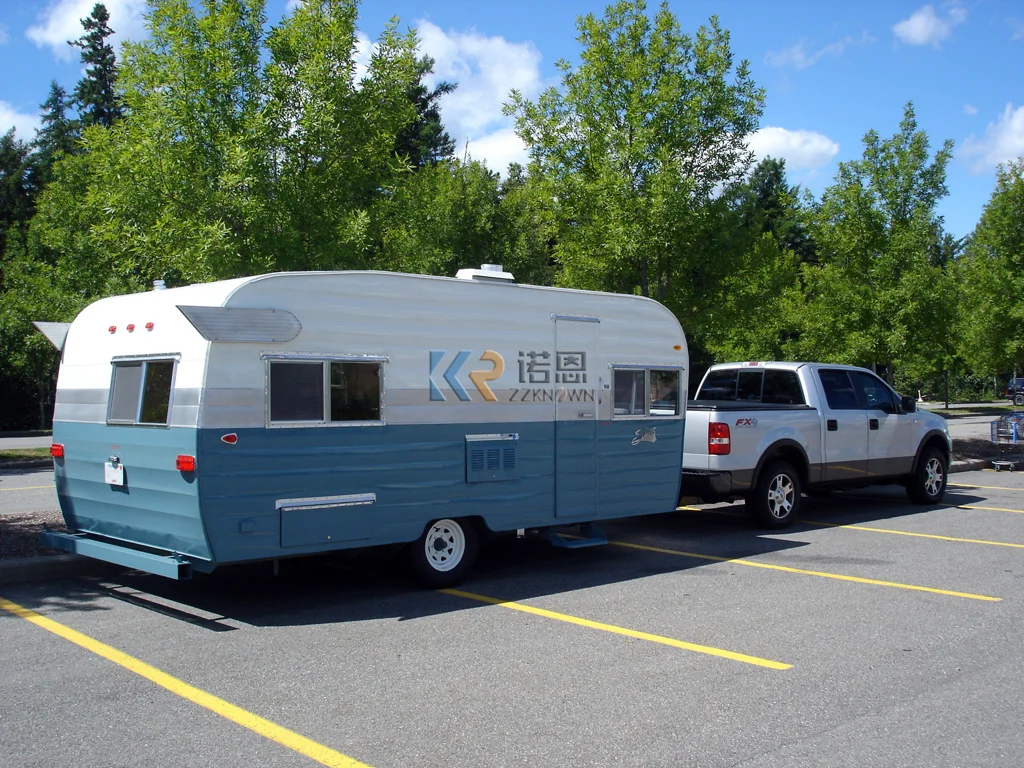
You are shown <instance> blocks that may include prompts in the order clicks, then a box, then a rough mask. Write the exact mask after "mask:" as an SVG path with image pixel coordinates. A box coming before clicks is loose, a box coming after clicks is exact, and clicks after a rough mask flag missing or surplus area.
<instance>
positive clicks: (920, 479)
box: [907, 447, 947, 504]
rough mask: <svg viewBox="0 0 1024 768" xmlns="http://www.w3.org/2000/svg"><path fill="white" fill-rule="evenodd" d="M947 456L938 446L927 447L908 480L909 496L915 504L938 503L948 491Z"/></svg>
mask: <svg viewBox="0 0 1024 768" xmlns="http://www.w3.org/2000/svg"><path fill="white" fill-rule="evenodd" d="M946 473H947V468H946V457H945V456H943V455H942V452H941V451H939V450H938V449H937V448H933V447H932V448H925V449H924V453H922V454H921V460H920V461H919V462H918V463H917V469H915V470H914V474H912V475H911V476H910V477H909V478H908V480H907V496H909V497H910V500H911V501H912V502H914V503H915V504H938V503H939V502H940V501H942V496H943V494H945V493H946Z"/></svg>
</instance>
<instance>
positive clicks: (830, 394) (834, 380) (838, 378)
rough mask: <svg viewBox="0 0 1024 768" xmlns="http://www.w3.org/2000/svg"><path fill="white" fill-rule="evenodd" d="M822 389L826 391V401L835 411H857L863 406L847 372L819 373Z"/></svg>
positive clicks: (823, 370) (831, 371)
mask: <svg viewBox="0 0 1024 768" xmlns="http://www.w3.org/2000/svg"><path fill="white" fill-rule="evenodd" d="M818 378H819V379H820V380H821V387H822V389H824V390H825V400H826V401H827V402H828V407H829V408H831V409H832V410H833V411H857V410H862V406H861V404H860V402H859V401H858V399H857V391H856V390H855V389H854V388H853V382H852V381H850V376H849V374H848V373H847V372H846V371H841V370H828V369H822V370H819V371H818Z"/></svg>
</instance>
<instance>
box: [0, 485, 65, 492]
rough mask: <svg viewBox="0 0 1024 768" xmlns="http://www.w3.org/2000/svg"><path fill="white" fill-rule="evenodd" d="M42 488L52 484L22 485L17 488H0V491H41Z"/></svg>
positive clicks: (50, 486)
mask: <svg viewBox="0 0 1024 768" xmlns="http://www.w3.org/2000/svg"><path fill="white" fill-rule="evenodd" d="M44 488H53V486H52V485H22V486H19V487H18V488H0V491H41V490H43V489H44Z"/></svg>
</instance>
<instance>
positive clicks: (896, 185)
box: [791, 104, 956, 383]
mask: <svg viewBox="0 0 1024 768" xmlns="http://www.w3.org/2000/svg"><path fill="white" fill-rule="evenodd" d="M952 150H953V143H952V141H951V140H947V141H945V142H944V143H943V145H942V148H941V149H939V150H938V152H936V153H935V156H934V157H933V158H931V160H930V161H929V142H928V136H927V134H926V133H925V132H924V131H920V130H918V128H917V120H916V117H915V115H914V108H913V105H912V104H907V105H906V106H905V108H904V113H903V119H902V121H901V122H900V128H899V131H898V132H897V133H896V134H895V135H894V136H892V137H891V138H888V139H884V140H883V139H881V138H879V135H878V133H877V132H875V131H873V130H872V131H869V132H868V133H867V134H866V135H865V136H864V153H863V156H862V158H861V159H860V160H853V161H850V162H846V163H840V165H839V170H838V172H837V173H836V180H835V183H834V184H833V185H832V186H830V187H829V188H828V189H827V190H826V191H825V193H824V195H823V196H822V200H821V204H820V206H819V207H818V210H817V212H816V215H815V226H814V231H813V235H814V238H815V241H816V243H817V248H818V256H819V259H820V262H821V264H820V266H813V265H806V266H805V267H804V269H803V273H802V274H803V285H804V300H805V304H804V306H803V307H801V308H800V310H799V314H800V317H799V322H798V324H799V326H800V336H799V339H798V340H796V341H795V342H794V343H793V345H792V346H791V354H793V355H794V356H800V357H806V358H811V359H821V360H828V361H836V362H847V363H855V364H859V365H866V366H872V365H873V366H875V367H876V368H877V369H879V370H880V371H883V372H884V374H885V375H886V376H887V378H888V379H889V382H890V383H892V381H893V366H894V365H895V364H897V363H898V364H900V365H901V366H902V367H904V368H905V369H906V370H907V372H908V373H912V375H913V377H914V378H915V379H917V380H920V379H922V378H924V377H927V376H930V375H932V374H934V373H936V372H938V371H942V370H944V369H945V368H946V366H948V365H949V363H950V361H951V357H952V355H953V353H954V350H953V346H954V345H953V343H952V338H951V335H950V324H949V319H950V318H951V317H952V316H953V313H952V311H951V310H952V308H954V307H955V298H956V294H955V290H954V285H953V283H952V281H951V280H950V277H949V275H948V274H947V273H946V272H945V271H944V270H943V268H942V266H941V265H939V264H937V263H936V259H935V254H936V252H937V251H936V249H937V247H938V246H939V245H940V243H941V236H942V235H941V233H942V220H941V218H940V217H938V216H937V215H936V213H935V206H936V204H937V202H938V201H939V200H940V199H941V198H942V197H944V196H945V195H946V194H947V190H946V164H947V163H948V162H949V159H950V157H951V156H952Z"/></svg>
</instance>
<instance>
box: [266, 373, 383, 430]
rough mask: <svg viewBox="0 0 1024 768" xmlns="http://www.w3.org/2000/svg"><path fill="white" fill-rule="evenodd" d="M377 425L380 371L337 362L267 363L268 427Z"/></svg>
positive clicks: (379, 419) (379, 415) (379, 405)
mask: <svg viewBox="0 0 1024 768" xmlns="http://www.w3.org/2000/svg"><path fill="white" fill-rule="evenodd" d="M380 421H381V366H380V363H377V362H365V363H364V362H353V361H347V360H346V361H342V360H271V361H270V422H271V423H275V424H282V423H293V424H347V423H353V422H380Z"/></svg>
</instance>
